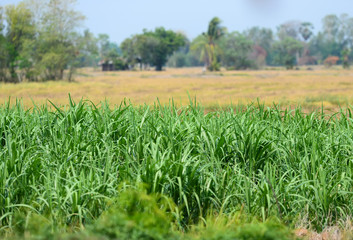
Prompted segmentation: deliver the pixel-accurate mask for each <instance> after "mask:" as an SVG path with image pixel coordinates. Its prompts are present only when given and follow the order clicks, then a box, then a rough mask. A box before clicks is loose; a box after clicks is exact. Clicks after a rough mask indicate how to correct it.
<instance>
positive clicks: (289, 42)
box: [273, 37, 303, 69]
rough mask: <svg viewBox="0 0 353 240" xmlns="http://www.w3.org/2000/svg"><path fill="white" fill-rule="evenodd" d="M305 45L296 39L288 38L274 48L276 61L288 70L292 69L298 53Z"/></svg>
mask: <svg viewBox="0 0 353 240" xmlns="http://www.w3.org/2000/svg"><path fill="white" fill-rule="evenodd" d="M302 48H303V45H302V44H301V42H299V41H298V40H295V39H294V38H291V37H287V38H285V39H283V40H281V41H279V42H276V43H275V44H274V46H273V49H274V60H275V62H276V63H277V64H279V65H285V66H286V68H287V69H292V68H293V66H294V65H295V63H296V57H295V55H296V53H297V52H299V51H301V50H302Z"/></svg>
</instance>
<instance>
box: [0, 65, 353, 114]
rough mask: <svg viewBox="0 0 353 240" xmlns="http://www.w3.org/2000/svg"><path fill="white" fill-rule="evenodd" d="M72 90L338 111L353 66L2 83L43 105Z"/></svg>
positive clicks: (347, 94) (5, 91)
mask: <svg viewBox="0 0 353 240" xmlns="http://www.w3.org/2000/svg"><path fill="white" fill-rule="evenodd" d="M68 93H71V96H72V97H73V98H74V99H75V100H76V101H77V100H79V99H81V98H84V99H90V100H91V101H93V102H94V103H96V104H97V103H99V102H100V101H102V100H105V99H107V100H108V101H109V102H110V104H111V105H114V104H120V103H121V101H123V100H124V99H127V100H130V101H131V102H132V103H134V104H137V105H141V104H149V105H150V104H153V103H154V102H156V100H157V98H158V99H159V101H160V102H161V103H162V104H166V103H168V102H169V101H170V100H171V99H173V100H174V102H175V104H177V105H178V106H180V105H185V104H188V103H189V96H188V94H189V95H190V96H191V97H192V98H194V97H195V96H196V98H197V101H198V102H199V103H200V104H202V105H203V106H204V107H205V108H206V110H214V109H217V108H219V107H227V106H229V105H237V104H238V103H242V104H248V103H250V102H254V101H255V102H256V101H257V99H259V100H260V101H261V102H264V103H265V104H266V105H272V104H273V103H280V104H281V106H292V107H294V106H297V105H301V106H302V107H304V109H306V110H308V111H311V110H313V109H317V108H321V107H322V106H324V108H325V109H327V110H333V111H335V110H338V109H339V107H340V106H341V107H346V106H348V105H349V104H351V103H353V70H342V69H341V68H339V67H337V69H323V68H322V67H316V68H313V70H306V68H304V67H303V68H302V70H292V71H286V70H278V69H274V70H261V71H221V72H215V73H206V74H203V73H202V69H201V68H185V69H167V70H166V71H162V72H155V71H135V72H134V71H128V72H104V73H103V72H101V71H100V70H96V71H94V70H93V69H80V70H78V76H77V77H76V80H75V82H74V83H68V82H64V81H59V82H46V83H21V84H1V83H0V102H1V103H4V102H6V101H7V100H8V98H9V96H11V97H12V100H14V99H15V98H22V99H23V102H24V105H26V106H32V100H33V101H34V102H35V103H37V104H43V103H46V102H47V99H50V100H51V101H52V102H54V103H55V104H57V105H63V104H67V103H68V101H67V99H68Z"/></svg>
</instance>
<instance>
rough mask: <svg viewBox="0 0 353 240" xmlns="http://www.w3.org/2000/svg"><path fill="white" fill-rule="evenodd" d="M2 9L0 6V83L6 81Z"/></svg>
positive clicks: (5, 52)
mask: <svg viewBox="0 0 353 240" xmlns="http://www.w3.org/2000/svg"><path fill="white" fill-rule="evenodd" d="M3 14H4V13H3V8H2V7H1V6H0V82H2V81H5V79H6V62H7V61H6V55H7V51H6V38H5V36H4V23H3V18H4V15H3Z"/></svg>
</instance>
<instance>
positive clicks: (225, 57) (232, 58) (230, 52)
mask: <svg viewBox="0 0 353 240" xmlns="http://www.w3.org/2000/svg"><path fill="white" fill-rule="evenodd" d="M220 45H221V47H222V50H223V51H222V52H223V54H222V62H223V65H225V66H227V67H229V68H231V69H236V70H239V69H247V68H251V67H253V66H254V62H253V61H251V60H250V58H249V56H250V53H251V51H252V46H253V42H252V41H250V40H249V39H248V38H246V37H245V36H244V35H242V34H240V33H238V32H233V33H230V34H226V35H225V37H224V38H223V39H222V43H221V44H220Z"/></svg>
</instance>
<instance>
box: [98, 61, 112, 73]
mask: <svg viewBox="0 0 353 240" xmlns="http://www.w3.org/2000/svg"><path fill="white" fill-rule="evenodd" d="M101 65H102V71H103V72H106V71H114V70H115V68H114V64H113V61H106V62H103V63H101Z"/></svg>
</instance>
